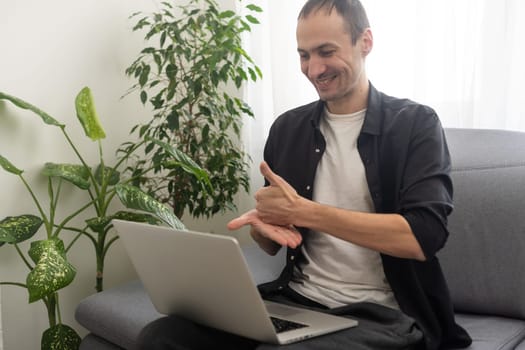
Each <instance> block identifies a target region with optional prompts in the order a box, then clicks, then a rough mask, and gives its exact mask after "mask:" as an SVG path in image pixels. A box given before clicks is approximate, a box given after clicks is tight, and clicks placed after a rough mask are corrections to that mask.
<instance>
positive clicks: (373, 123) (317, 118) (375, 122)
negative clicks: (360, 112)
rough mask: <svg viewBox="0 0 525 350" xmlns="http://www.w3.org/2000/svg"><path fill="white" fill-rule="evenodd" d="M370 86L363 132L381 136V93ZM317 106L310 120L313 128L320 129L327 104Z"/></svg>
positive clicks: (320, 102) (322, 103) (319, 103)
mask: <svg viewBox="0 0 525 350" xmlns="http://www.w3.org/2000/svg"><path fill="white" fill-rule="evenodd" d="M369 84H370V88H369V90H368V106H367V107H366V108H367V109H366V115H365V121H364V123H363V128H362V129H361V132H363V133H367V134H371V135H380V134H381V121H382V118H381V115H382V113H381V104H382V99H381V93H380V92H379V91H378V90H377V89H376V88H375V87H374V86H373V85H372V83H369ZM316 103H317V105H316V106H315V112H314V113H313V114H312V116H311V118H310V122H311V124H312V126H313V127H314V128H316V129H319V123H320V122H321V117H322V115H323V113H324V109H325V102H324V101H322V100H318V101H317V102H316Z"/></svg>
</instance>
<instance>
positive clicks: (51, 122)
mask: <svg viewBox="0 0 525 350" xmlns="http://www.w3.org/2000/svg"><path fill="white" fill-rule="evenodd" d="M0 100H8V101H10V102H11V103H13V104H14V105H15V106H17V107H20V108H22V109H28V110H30V111H32V112H33V113H35V114H37V115H38V116H40V118H42V120H43V121H44V123H46V124H49V125H54V126H58V127H60V128H62V129H63V128H64V127H65V125H64V124H62V123H59V122H58V121H57V120H55V118H53V117H51V116H50V115H49V114H47V113H46V112H44V111H43V110H41V109H40V108H38V107H35V106H33V105H32V104H30V103H28V102H26V101H24V100H21V99H19V98H18V97H14V96H11V95H8V94H4V93H3V92H0Z"/></svg>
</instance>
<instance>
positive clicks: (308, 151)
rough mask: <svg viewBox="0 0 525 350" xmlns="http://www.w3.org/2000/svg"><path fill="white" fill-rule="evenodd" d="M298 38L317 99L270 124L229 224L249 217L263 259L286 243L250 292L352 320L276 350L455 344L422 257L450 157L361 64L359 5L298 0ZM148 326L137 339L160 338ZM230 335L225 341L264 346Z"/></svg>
mask: <svg viewBox="0 0 525 350" xmlns="http://www.w3.org/2000/svg"><path fill="white" fill-rule="evenodd" d="M297 45H298V52H299V56H300V60H301V70H302V72H303V73H304V74H305V75H306V76H307V78H308V79H309V80H310V82H311V83H312V84H313V85H314V87H315V88H316V90H317V92H318V94H319V97H320V100H319V101H318V102H315V103H311V104H309V105H306V106H302V107H299V108H296V109H294V110H291V111H288V112H286V113H284V114H283V115H282V116H280V117H279V118H278V119H277V120H276V121H275V123H274V124H273V126H272V128H271V130H270V134H269V137H268V140H267V143H266V147H265V151H264V158H265V162H263V163H262V164H261V173H262V175H263V176H264V177H265V178H266V182H267V186H266V187H264V188H262V189H260V190H259V191H258V192H257V193H256V201H257V205H256V208H255V209H254V210H252V211H249V212H247V213H245V214H244V215H242V216H241V217H239V218H237V219H235V220H233V221H231V222H230V223H229V224H228V227H229V228H230V229H232V230H234V229H238V228H240V227H242V226H244V225H251V231H250V233H251V235H252V237H253V239H254V240H255V241H256V242H257V243H258V244H259V245H260V247H261V248H262V249H264V250H265V251H266V252H268V253H269V254H275V253H277V251H278V250H279V249H280V248H281V247H282V246H286V247H287V264H286V267H285V268H284V270H283V272H282V274H281V276H280V277H279V278H278V279H277V280H276V281H274V282H270V283H267V284H265V285H262V286H260V290H261V293H262V294H263V295H264V296H265V297H266V298H270V299H275V300H281V301H284V302H294V303H298V304H303V305H308V306H310V307H316V308H319V309H323V310H325V311H326V312H331V313H335V314H340V315H347V316H349V317H353V318H357V319H358V320H359V321H360V325H359V326H358V327H355V328H351V329H348V330H345V331H341V332H337V333H334V334H330V335H327V336H323V337H318V338H313V339H311V340H308V341H305V342H301V343H298V344H292V345H288V346H287V347H289V348H293V349H309V348H310V349H321V348H326V349H339V348H340V349H443V348H454V347H456V348H459V347H466V346H468V345H469V344H470V342H471V340H470V338H469V336H468V335H467V333H466V332H465V331H464V330H463V329H462V328H461V327H459V326H458V325H457V324H456V323H455V321H454V315H453V308H452V304H451V301H450V297H449V294H448V289H447V286H446V282H445V280H444V277H443V275H442V272H441V269H440V266H439V262H438V260H437V259H436V257H435V254H436V252H437V251H438V250H439V249H440V248H441V247H442V246H443V245H444V243H445V241H446V239H447V236H448V231H447V228H446V224H447V215H448V214H449V213H450V212H451V210H452V202H451V197H452V184H451V180H450V177H449V171H450V159H449V154H448V150H447V146H446V142H445V139H444V134H443V130H442V128H441V125H440V122H439V119H438V117H437V115H436V114H435V112H434V111H433V110H432V109H430V108H428V107H426V106H422V105H419V104H416V103H414V102H412V101H409V100H400V99H395V98H392V97H389V96H386V95H384V94H382V93H380V92H378V91H377V90H376V89H375V88H374V87H373V86H372V85H371V84H370V83H369V81H368V79H367V76H366V72H365V59H366V57H367V55H368V54H369V53H370V51H371V49H372V47H373V37H372V32H371V30H370V28H369V24H368V19H367V17H366V13H365V11H364V9H363V8H362V5H361V4H360V2H359V1H358V0H309V1H307V2H306V4H305V5H304V7H303V9H302V10H301V12H300V14H299V20H298V24H297ZM175 327H178V328H179V329H180V328H181V327H182V326H180V325H177V324H175V323H172V324H171V325H168V323H166V322H165V323H164V334H166V333H169V332H172V330H173V329H174V328H175ZM184 327H186V326H184ZM196 327H197V328H198V326H196ZM152 328H153V329H154V328H155V327H150V329H149V330H148V331H146V332H145V333H146V334H149V339H150V340H151V339H152V338H154V337H158V338H157V339H160V338H162V337H159V334H163V333H162V331H161V332H159V331H157V332H153V331H152V330H151V329H152ZM160 328H162V327H160ZM199 332H200V333H199ZM215 333H216V332H215ZM186 334H187V333H186ZM194 334H202V329H199V330H197V331H196V332H195V333H194ZM213 336H214V337H216V338H215V339H221V341H222V340H224V344H235V343H234V342H235V341H236V340H232V339H235V338H234V337H230V336H229V335H225V334H214V335H213ZM175 337H179V338H180V337H181V336H180V335H178V336H172V337H171V339H173V338H175ZM145 338H148V337H147V336H146V337H145ZM165 338H166V337H165ZM167 338H169V337H167ZM159 342H164V343H165V344H166V343H169V341H165V340H162V341H160V340H159ZM239 342H241V343H242V344H241V343H239V344H235V345H234V346H236V347H241V346H246V347H251V348H254V347H257V348H271V346H268V345H264V346H263V345H257V344H255V343H253V342H249V341H246V342H244V340H242V341H241V340H239ZM173 344H175V342H173ZM186 344H188V343H186ZM187 346H189V345H187ZM201 346H202V345H201ZM232 346H233V345H232ZM151 348H153V347H151ZM158 348H159V349H160V348H170V347H158ZM172 348H177V347H175V346H174V347H172Z"/></svg>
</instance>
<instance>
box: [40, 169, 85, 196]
mask: <svg viewBox="0 0 525 350" xmlns="http://www.w3.org/2000/svg"><path fill="white" fill-rule="evenodd" d="M90 171H91V170H90V169H89V168H87V167H85V166H83V165H78V164H55V163H46V164H45V165H44V170H42V175H44V176H49V177H58V178H61V179H64V180H66V181H68V182H71V183H72V184H73V185H75V186H77V187H79V188H81V189H83V190H87V189H88V188H89V186H90V183H89V172H90Z"/></svg>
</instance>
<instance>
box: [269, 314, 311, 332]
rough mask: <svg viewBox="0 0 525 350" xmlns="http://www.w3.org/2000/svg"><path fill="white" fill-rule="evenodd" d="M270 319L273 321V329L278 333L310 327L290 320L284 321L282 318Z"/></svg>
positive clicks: (271, 317)
mask: <svg viewBox="0 0 525 350" xmlns="http://www.w3.org/2000/svg"><path fill="white" fill-rule="evenodd" d="M270 319H271V320H272V323H273V327H274V328H275V331H276V332H277V333H282V332H287V331H292V330H294V329H298V328H303V327H308V326H307V325H305V324H302V323H297V322H293V321H289V320H283V319H282V318H277V317H273V316H270Z"/></svg>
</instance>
